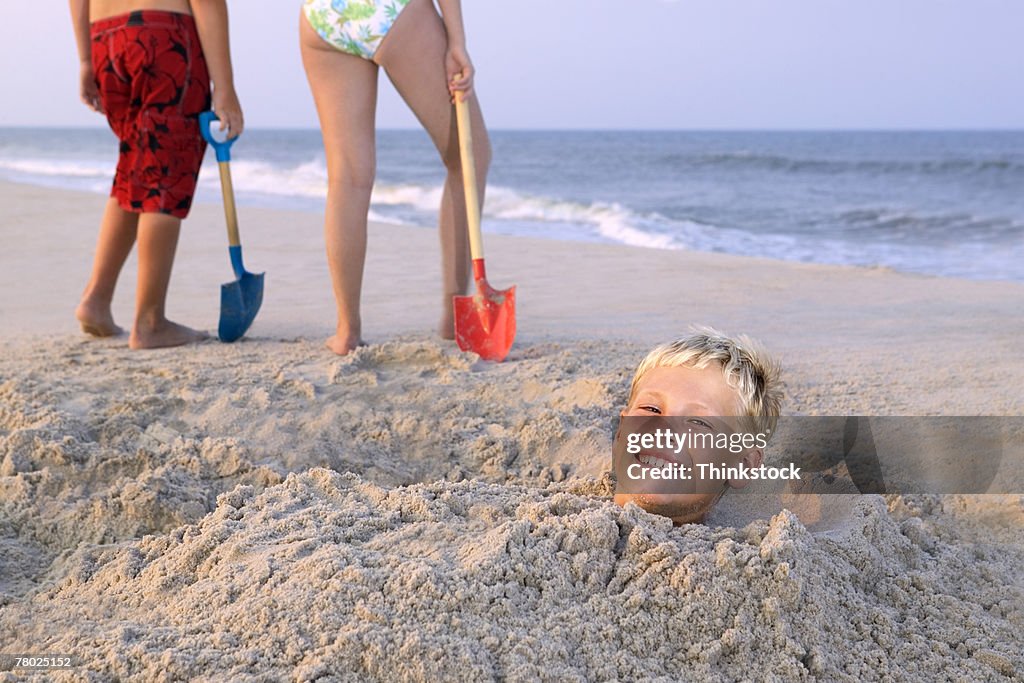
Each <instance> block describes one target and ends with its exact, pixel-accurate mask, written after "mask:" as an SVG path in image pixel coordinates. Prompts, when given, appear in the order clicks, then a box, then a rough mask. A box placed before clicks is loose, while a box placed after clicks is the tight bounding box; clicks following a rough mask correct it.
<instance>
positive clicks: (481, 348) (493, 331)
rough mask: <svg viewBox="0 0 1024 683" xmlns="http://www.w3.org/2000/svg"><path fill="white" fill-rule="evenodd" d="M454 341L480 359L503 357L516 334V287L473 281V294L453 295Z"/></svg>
mask: <svg viewBox="0 0 1024 683" xmlns="http://www.w3.org/2000/svg"><path fill="white" fill-rule="evenodd" d="M454 299H455V341H456V342H457V343H458V345H459V348H460V349H462V350H463V351H472V352H474V353H476V354H477V355H478V356H480V357H481V358H483V359H484V360H494V361H503V360H505V357H506V356H507V355H508V352H509V349H511V348H512V341H513V340H514V339H515V338H516V288H515V286H512V287H509V288H508V289H501V290H498V289H494V288H493V287H491V286H490V285H489V284H487V280H477V281H476V294H474V295H472V296H456V297H454Z"/></svg>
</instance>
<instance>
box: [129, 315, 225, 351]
mask: <svg viewBox="0 0 1024 683" xmlns="http://www.w3.org/2000/svg"><path fill="white" fill-rule="evenodd" d="M209 337H210V335H208V334H206V333H205V332H203V331H201V330H193V329H192V328H191V327H185V326H184V325H179V324H178V323H172V322H171V321H170V320H163V321H162V322H160V323H157V324H156V325H140V324H138V323H136V325H135V327H134V328H132V335H131V337H129V338H128V346H129V347H130V348H132V349H163V348H167V347H168V346H183V345H185V344H194V343H195V342H199V341H202V340H204V339H209Z"/></svg>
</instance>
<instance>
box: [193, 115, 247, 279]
mask: <svg viewBox="0 0 1024 683" xmlns="http://www.w3.org/2000/svg"><path fill="white" fill-rule="evenodd" d="M219 120H220V119H218V118H217V115H216V114H214V113H213V112H212V111H204V112H203V113H202V114H200V115H199V130H200V132H201V133H202V134H203V139H204V140H206V141H207V142H208V143H210V146H211V147H213V151H214V152H215V153H216V154H217V166H218V168H219V169H220V191H221V194H223V196H224V218H225V220H226V221H227V224H228V246H229V247H230V249H229V251H230V252H231V266H232V268H234V271H235V276H236V277H239V278H240V277H242V273H244V272H245V269H244V268H243V267H242V254H241V248H240V247H241V244H242V238H241V237H240V236H239V234H238V212H237V211H236V210H235V189H234V186H233V185H232V184H231V145H233V144H235V140H237V139H238V138H237V137H234V138H226V139H224V140H218V139H216V138H215V137H214V136H213V123H214V122H215V121H219Z"/></svg>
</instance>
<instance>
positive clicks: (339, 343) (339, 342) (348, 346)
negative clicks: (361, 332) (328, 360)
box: [324, 334, 366, 356]
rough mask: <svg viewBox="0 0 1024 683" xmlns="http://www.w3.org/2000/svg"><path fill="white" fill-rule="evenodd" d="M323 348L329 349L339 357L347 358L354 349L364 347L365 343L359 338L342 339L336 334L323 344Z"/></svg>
mask: <svg viewBox="0 0 1024 683" xmlns="http://www.w3.org/2000/svg"><path fill="white" fill-rule="evenodd" d="M324 346H326V347H327V348H329V349H330V350H331V351H334V352H335V353H336V354H338V355H339V356H347V355H348V354H350V353H352V352H353V351H355V350H356V348H358V347H360V346H366V342H364V341H363V340H362V339H360V338H359V337H355V338H352V337H342V336H341V335H339V334H336V335H334V336H332V337H331V338H330V339H328V340H327V341H326V342H324Z"/></svg>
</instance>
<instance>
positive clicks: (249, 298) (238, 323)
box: [217, 272, 263, 342]
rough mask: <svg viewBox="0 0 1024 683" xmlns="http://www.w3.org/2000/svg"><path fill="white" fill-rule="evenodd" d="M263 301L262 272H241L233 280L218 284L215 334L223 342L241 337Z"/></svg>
mask: <svg viewBox="0 0 1024 683" xmlns="http://www.w3.org/2000/svg"><path fill="white" fill-rule="evenodd" d="M262 303H263V273H259V274H258V275H254V274H253V273H248V272H243V273H242V277H240V278H239V279H237V280H235V281H234V282H227V283H225V284H223V285H221V286H220V324H219V325H218V326H217V336H218V337H220V340H221V341H223V342H233V341H235V340H236V339H239V338H241V337H242V335H244V334H245V332H246V330H248V329H249V326H250V325H252V321H253V320H255V319H256V314H257V313H259V311H260V305H261V304H262Z"/></svg>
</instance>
